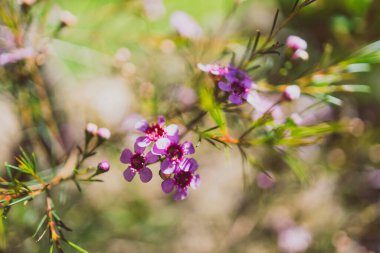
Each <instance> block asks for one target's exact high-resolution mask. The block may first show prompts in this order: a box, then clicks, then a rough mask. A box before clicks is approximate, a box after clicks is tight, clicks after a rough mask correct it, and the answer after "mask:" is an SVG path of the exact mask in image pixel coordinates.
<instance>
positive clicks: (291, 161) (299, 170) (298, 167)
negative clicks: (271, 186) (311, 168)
mask: <svg viewBox="0 0 380 253" xmlns="http://www.w3.org/2000/svg"><path fill="white" fill-rule="evenodd" d="M281 157H282V159H283V160H284V162H285V163H286V164H287V165H288V166H289V167H290V169H291V170H292V171H293V172H294V174H295V175H296V176H297V178H298V179H299V180H300V181H301V182H306V181H308V179H309V173H308V171H307V170H306V168H305V165H304V164H303V163H302V161H301V160H299V159H298V158H295V157H293V156H292V155H290V154H283V155H282V156H281Z"/></svg>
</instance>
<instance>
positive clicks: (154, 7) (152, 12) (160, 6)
mask: <svg viewBox="0 0 380 253" xmlns="http://www.w3.org/2000/svg"><path fill="white" fill-rule="evenodd" d="M143 5H144V10H145V14H146V15H147V17H148V18H149V19H150V20H156V19H159V18H161V17H162V16H164V15H165V5H164V3H163V2H162V0H143Z"/></svg>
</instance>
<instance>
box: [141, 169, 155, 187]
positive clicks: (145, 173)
mask: <svg viewBox="0 0 380 253" xmlns="http://www.w3.org/2000/svg"><path fill="white" fill-rule="evenodd" d="M139 174H140V179H141V182H143V183H148V182H149V181H150V180H151V179H152V177H153V173H152V171H151V170H150V169H149V168H148V167H145V168H142V169H141V170H139Z"/></svg>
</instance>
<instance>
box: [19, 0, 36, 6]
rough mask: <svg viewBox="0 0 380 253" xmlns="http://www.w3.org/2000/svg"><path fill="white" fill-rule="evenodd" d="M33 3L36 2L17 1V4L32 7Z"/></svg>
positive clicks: (33, 0)
mask: <svg viewBox="0 0 380 253" xmlns="http://www.w3.org/2000/svg"><path fill="white" fill-rule="evenodd" d="M35 2H36V0H21V1H19V4H24V5H28V6H32V5H33V4H34V3H35Z"/></svg>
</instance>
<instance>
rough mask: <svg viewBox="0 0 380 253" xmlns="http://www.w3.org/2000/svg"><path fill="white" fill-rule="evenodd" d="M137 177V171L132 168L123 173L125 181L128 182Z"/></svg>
mask: <svg viewBox="0 0 380 253" xmlns="http://www.w3.org/2000/svg"><path fill="white" fill-rule="evenodd" d="M135 175H136V170H134V169H132V168H131V167H128V168H127V169H126V170H124V173H123V176H124V178H125V180H127V181H128V182H131V181H132V180H133V178H134V177H135Z"/></svg>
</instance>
